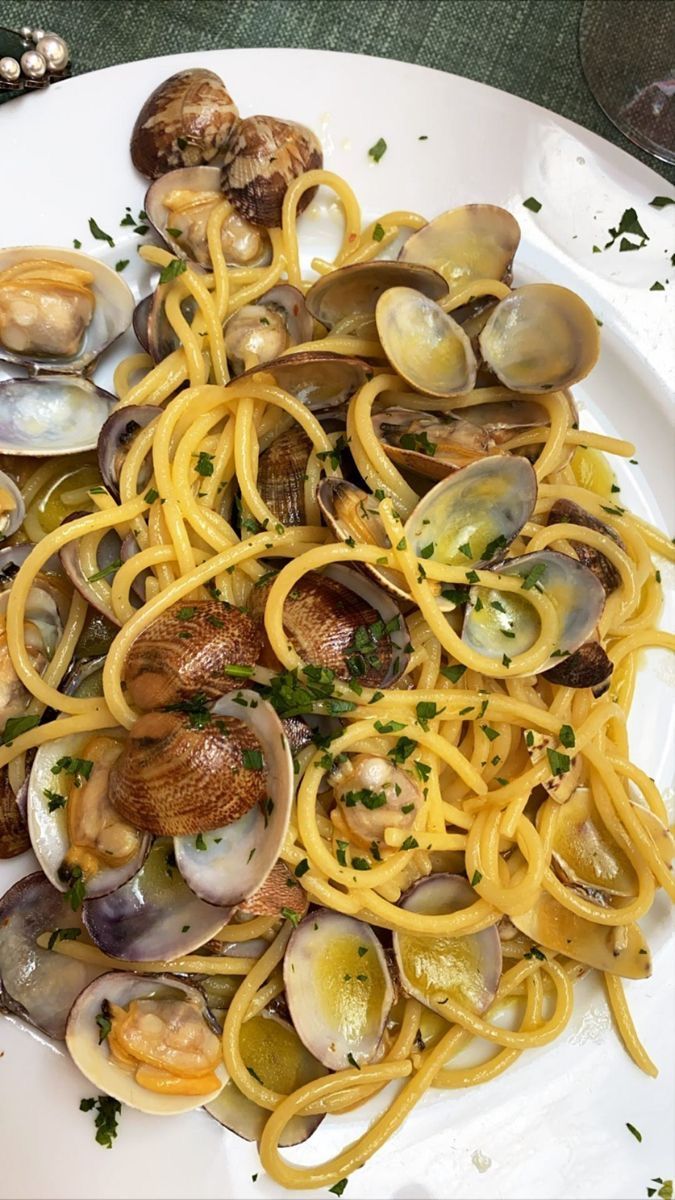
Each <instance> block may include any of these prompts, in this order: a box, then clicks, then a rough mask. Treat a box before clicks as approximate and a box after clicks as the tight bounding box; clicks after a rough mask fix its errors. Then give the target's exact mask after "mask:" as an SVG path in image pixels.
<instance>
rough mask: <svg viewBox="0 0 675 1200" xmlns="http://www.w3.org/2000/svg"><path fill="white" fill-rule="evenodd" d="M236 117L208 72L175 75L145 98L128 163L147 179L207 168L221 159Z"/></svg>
mask: <svg viewBox="0 0 675 1200" xmlns="http://www.w3.org/2000/svg"><path fill="white" fill-rule="evenodd" d="M238 116H239V113H238V111H237V106H236V105H235V103H234V101H233V99H232V97H231V96H230V94H229V92H228V90H227V88H226V87H225V84H224V83H223V81H222V79H220V77H219V76H218V75H216V74H215V73H214V72H213V71H206V70H205V69H204V68H203V67H193V68H191V69H190V70H187V71H178V72H177V74H176V75H171V76H170V77H169V78H168V79H165V80H164V81H163V82H162V83H160V84H159V86H158V87H156V88H155V90H154V91H153V92H151V93H150V95H149V96H148V98H147V100H146V101H145V104H144V105H143V107H142V109H141V111H140V112H139V114H138V116H137V118H136V123H135V125H134V128H133V132H132V134H131V159H132V162H133V164H134V166H135V167H136V170H137V171H140V173H141V175H146V176H147V177H148V179H157V177H158V176H159V175H163V174H164V173H165V172H166V171H171V170H173V169H174V168H175V167H195V166H198V165H199V164H200V163H209V162H212V161H213V159H214V158H216V157H217V156H218V155H221V154H222V152H223V150H224V148H225V146H226V145H227V143H228V141H229V139H230V137H231V135H232V131H233V129H234V126H235V124H236V121H237V118H238Z"/></svg>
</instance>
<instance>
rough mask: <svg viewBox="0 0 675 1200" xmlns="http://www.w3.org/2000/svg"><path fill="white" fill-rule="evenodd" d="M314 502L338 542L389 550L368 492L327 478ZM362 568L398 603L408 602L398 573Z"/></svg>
mask: <svg viewBox="0 0 675 1200" xmlns="http://www.w3.org/2000/svg"><path fill="white" fill-rule="evenodd" d="M316 498H317V500H318V503H319V508H320V509H321V512H322V514H323V516H324V518H325V520H326V523H327V524H328V525H329V526H330V528H331V529H332V530H333V533H334V534H335V535H336V537H338V538H339V539H340V541H342V542H347V541H349V539H350V538H352V539H353V540H354V541H355V542H365V543H366V544H367V545H370V546H382V548H383V549H388V548H389V546H390V542H389V539H388V537H387V535H386V533H385V529H384V525H383V524H382V520H381V518H380V515H379V513H378V509H377V504H378V501H377V500H376V498H375V496H374V495H373V494H372V493H371V492H364V491H363V489H362V488H360V487H357V485H356V484H355V483H350V482H349V481H348V480H347V479H337V478H330V479H322V480H321V483H320V484H319V486H318V488H317V491H316ZM364 567H365V568H366V570H367V571H368V573H369V574H370V575H372V576H373V578H374V579H376V580H377V582H378V583H379V584H381V586H382V587H383V588H385V590H386V591H388V592H391V593H392V594H393V595H394V596H398V597H400V599H402V600H409V599H410V593H409V592H408V591H407V590H406V587H405V580H404V578H403V576H402V575H401V573H400V571H393V570H390V569H389V568H388V567H381V566H380V567H378V566H373V565H372V564H371V563H364Z"/></svg>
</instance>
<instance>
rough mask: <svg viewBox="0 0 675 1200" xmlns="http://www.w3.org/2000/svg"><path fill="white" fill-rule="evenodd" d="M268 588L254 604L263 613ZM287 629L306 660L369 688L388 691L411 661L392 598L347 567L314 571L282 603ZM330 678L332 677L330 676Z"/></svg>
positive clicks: (403, 628) (285, 627) (313, 665)
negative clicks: (387, 688)
mask: <svg viewBox="0 0 675 1200" xmlns="http://www.w3.org/2000/svg"><path fill="white" fill-rule="evenodd" d="M266 597H267V590H266V589H265V588H260V589H259V591H258V593H257V594H256V595H254V596H253V598H252V603H253V604H254V605H257V606H259V608H260V611H261V612H262V611H263V610H264V606H265V602H266ZM283 620H284V630H285V632H286V634H287V636H288V638H289V640H290V642H291V643H292V644H293V646H294V648H295V650H296V651H297V653H298V654H299V656H300V657H301V658H302V660H303V662H305V663H308V664H310V667H311V668H313V669H316V668H321V669H324V670H328V671H329V672H334V674H335V675H336V676H337V678H338V679H349V678H358V680H359V683H361V684H363V685H364V686H365V687H390V686H391V685H392V684H394V683H395V682H396V680H397V679H400V677H401V675H402V674H403V672H404V671H405V668H406V664H407V661H408V654H409V650H408V644H409V643H408V631H407V629H406V626H405V622H404V620H403V617H402V616H401V613H400V611H399V609H398V606H397V605H396V604H395V603H394V601H393V600H392V599H391V597H390V596H388V595H387V594H386V592H384V591H383V590H382V589H381V588H379V587H378V586H377V585H376V584H375V583H372V582H371V581H370V580H368V579H366V577H365V576H364V575H362V574H361V573H360V572H359V571H355V570H352V569H350V568H349V567H344V566H334V567H328V568H326V569H325V570H324V571H323V573H322V574H318V572H316V571H310V572H308V573H307V574H306V575H303V576H302V578H301V579H300V580H299V581H298V583H297V584H296V585H295V587H294V588H293V590H292V591H291V592H290V593H289V595H288V596H287V597H286V600H285V602H284V613H283ZM331 678H332V676H331Z"/></svg>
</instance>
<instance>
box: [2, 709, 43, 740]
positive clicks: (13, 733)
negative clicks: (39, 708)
mask: <svg viewBox="0 0 675 1200" xmlns="http://www.w3.org/2000/svg"><path fill="white" fill-rule="evenodd" d="M39 724H40V718H39V716H38V715H37V714H33V713H27V714H26V716H24V717H8V718H7V720H6V722H5V728H4V729H3V731H2V745H3V746H11V744H12V742H13V741H14V738H18V737H20V736H21V734H22V733H28V730H29V729H34V728H35V726H36V725H39Z"/></svg>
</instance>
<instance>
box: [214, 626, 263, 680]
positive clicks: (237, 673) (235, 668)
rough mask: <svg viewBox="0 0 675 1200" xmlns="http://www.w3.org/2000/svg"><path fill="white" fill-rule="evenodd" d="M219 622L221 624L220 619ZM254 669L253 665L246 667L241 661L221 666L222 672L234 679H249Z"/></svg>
mask: <svg viewBox="0 0 675 1200" xmlns="http://www.w3.org/2000/svg"><path fill="white" fill-rule="evenodd" d="M219 624H220V625H221V626H222V621H221V622H219ZM254 671H255V667H247V666H245V665H244V664H243V663H230V664H229V666H227V667H224V668H223V674H225V675H232V676H233V677H234V678H235V679H249V678H250V676H251V675H252V674H253V672H254Z"/></svg>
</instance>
